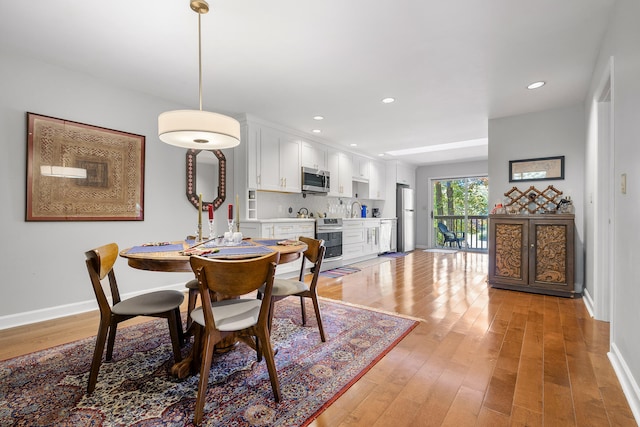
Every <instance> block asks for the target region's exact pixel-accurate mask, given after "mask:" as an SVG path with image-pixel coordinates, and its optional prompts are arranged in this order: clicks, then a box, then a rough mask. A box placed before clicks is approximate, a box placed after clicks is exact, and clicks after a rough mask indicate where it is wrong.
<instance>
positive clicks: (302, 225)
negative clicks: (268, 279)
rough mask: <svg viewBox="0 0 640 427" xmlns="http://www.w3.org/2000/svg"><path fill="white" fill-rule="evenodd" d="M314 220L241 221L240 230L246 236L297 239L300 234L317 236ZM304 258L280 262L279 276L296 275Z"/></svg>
mask: <svg viewBox="0 0 640 427" xmlns="http://www.w3.org/2000/svg"><path fill="white" fill-rule="evenodd" d="M315 230H316V228H315V221H314V220H312V219H311V220H304V221H303V220H293V221H286V222H285V221H273V220H272V221H269V220H265V221H261V220H258V221H245V222H242V223H240V231H242V234H243V235H244V236H245V237H252V238H263V239H278V240H285V239H297V238H298V237H300V236H304V237H310V238H312V239H313V238H315V232H316V231H315ZM301 262H302V259H299V260H297V261H294V262H288V263H286V264H279V265H278V268H277V269H276V275H278V276H287V277H288V276H294V275H297V274H298V273H299V272H300V264H301Z"/></svg>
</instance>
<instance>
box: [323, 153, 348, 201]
mask: <svg viewBox="0 0 640 427" xmlns="http://www.w3.org/2000/svg"><path fill="white" fill-rule="evenodd" d="M329 173H330V174H331V190H330V191H329V196H337V197H351V195H352V194H353V185H352V181H351V180H352V164H351V156H350V155H348V154H346V153H342V152H339V151H332V152H330V153H329Z"/></svg>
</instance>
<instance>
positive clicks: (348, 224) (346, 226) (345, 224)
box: [342, 220, 364, 231]
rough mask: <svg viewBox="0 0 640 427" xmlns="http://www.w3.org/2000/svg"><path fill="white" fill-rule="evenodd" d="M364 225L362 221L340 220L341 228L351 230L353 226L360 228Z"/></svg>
mask: <svg viewBox="0 0 640 427" xmlns="http://www.w3.org/2000/svg"><path fill="white" fill-rule="evenodd" d="M362 227H364V221H351V220H349V221H343V222H342V228H343V229H344V230H345V231H347V230H351V229H354V228H362Z"/></svg>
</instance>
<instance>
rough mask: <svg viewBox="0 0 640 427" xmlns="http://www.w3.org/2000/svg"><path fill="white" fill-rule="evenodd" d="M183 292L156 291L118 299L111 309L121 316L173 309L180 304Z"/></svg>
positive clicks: (142, 314) (155, 312)
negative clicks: (122, 299)
mask: <svg viewBox="0 0 640 427" xmlns="http://www.w3.org/2000/svg"><path fill="white" fill-rule="evenodd" d="M182 301H184V294H183V293H182V292H179V291H156V292H149V293H148V294H143V295H138V296H135V297H132V298H129V299H126V300H124V301H120V302H119V303H117V304H116V305H114V306H113V307H111V311H112V312H113V313H115V314H119V315H121V316H128V315H141V316H145V315H150V314H158V313H164V312H166V311H170V310H173V309H175V308H177V307H179V306H180V304H182Z"/></svg>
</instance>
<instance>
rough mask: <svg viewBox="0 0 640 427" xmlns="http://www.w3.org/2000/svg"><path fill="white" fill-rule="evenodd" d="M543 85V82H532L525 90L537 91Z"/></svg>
mask: <svg viewBox="0 0 640 427" xmlns="http://www.w3.org/2000/svg"><path fill="white" fill-rule="evenodd" d="M545 84H546V82H543V81H539V82H533V83H531V84H530V85H529V86H527V89H538V88H540V87H542V86H544V85H545Z"/></svg>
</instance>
